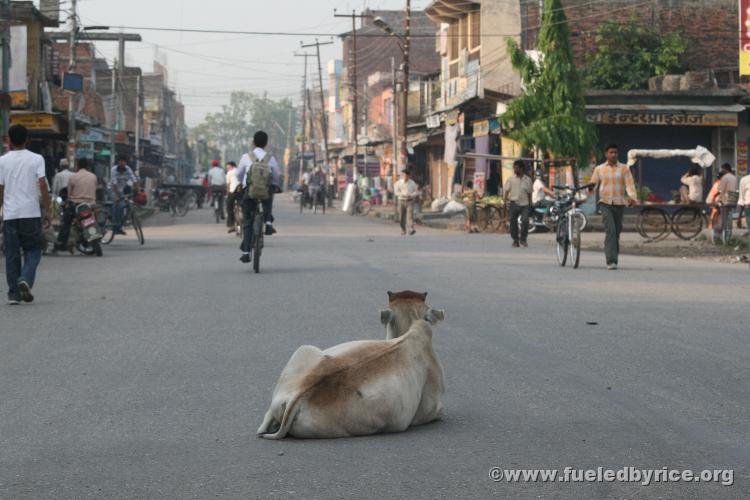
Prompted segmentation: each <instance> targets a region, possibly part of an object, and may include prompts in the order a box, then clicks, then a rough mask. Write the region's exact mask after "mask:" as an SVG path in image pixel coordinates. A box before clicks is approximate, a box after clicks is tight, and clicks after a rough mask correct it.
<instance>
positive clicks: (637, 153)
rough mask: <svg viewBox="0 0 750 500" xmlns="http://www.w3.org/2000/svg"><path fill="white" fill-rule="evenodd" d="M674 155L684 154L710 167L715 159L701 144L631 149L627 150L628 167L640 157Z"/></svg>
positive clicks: (693, 160)
mask: <svg viewBox="0 0 750 500" xmlns="http://www.w3.org/2000/svg"><path fill="white" fill-rule="evenodd" d="M675 156H685V157H687V158H689V159H690V161H692V162H693V163H695V164H697V165H700V166H701V167H703V168H708V167H710V166H711V165H713V164H714V162H715V161H716V157H715V156H714V155H713V154H712V153H711V151H709V150H708V149H706V148H704V147H703V146H697V147H696V148H695V149H631V150H630V151H628V167H632V166H633V165H635V164H636V162H637V161H638V159H640V158H674V157H675Z"/></svg>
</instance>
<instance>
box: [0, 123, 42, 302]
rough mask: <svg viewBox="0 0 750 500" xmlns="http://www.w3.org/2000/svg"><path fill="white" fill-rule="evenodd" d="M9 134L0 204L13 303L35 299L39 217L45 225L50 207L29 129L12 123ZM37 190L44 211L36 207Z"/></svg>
mask: <svg viewBox="0 0 750 500" xmlns="http://www.w3.org/2000/svg"><path fill="white" fill-rule="evenodd" d="M8 137H9V139H10V151H9V152H8V153H6V154H5V155H3V156H2V157H1V158H0V205H2V207H3V217H4V224H3V226H4V233H3V238H4V243H5V276H6V279H7V282H8V303H9V304H11V305H16V304H19V303H20V302H21V301H23V302H32V301H33V300H34V296H33V295H32V293H31V290H32V288H34V281H35V279H36V270H37V266H39V262H40V261H41V259H42V242H43V241H44V236H43V235H42V217H43V218H44V225H45V226H48V225H49V223H50V219H51V208H50V196H49V186H48V185H47V179H46V177H45V168H44V158H42V157H41V156H40V155H38V154H36V153H32V152H31V151H29V150H27V149H26V139H27V137H28V131H27V130H26V128H25V127H23V126H22V125H13V126H12V127H10V129H9V130H8ZM40 193H41V202H42V206H43V207H44V213H42V210H41V209H40V207H39V194H40ZM21 250H23V257H22V256H21Z"/></svg>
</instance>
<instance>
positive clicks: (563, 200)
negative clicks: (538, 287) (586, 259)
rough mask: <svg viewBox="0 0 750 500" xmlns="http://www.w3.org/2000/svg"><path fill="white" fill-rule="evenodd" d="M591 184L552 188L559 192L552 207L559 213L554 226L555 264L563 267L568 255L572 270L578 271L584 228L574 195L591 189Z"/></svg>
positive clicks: (581, 213) (581, 214)
mask: <svg viewBox="0 0 750 500" xmlns="http://www.w3.org/2000/svg"><path fill="white" fill-rule="evenodd" d="M593 187H594V186H593V184H587V185H585V186H581V187H578V188H570V187H568V186H554V188H555V189H556V190H558V191H559V192H560V194H558V196H557V199H556V200H555V203H554V205H553V207H554V208H555V210H556V211H557V213H559V214H560V215H559V217H558V219H557V224H556V226H555V234H556V243H557V244H556V252H557V262H558V264H560V266H565V264H566V263H567V261H568V255H570V264H571V265H572V266H573V269H578V266H579V264H580V262H581V231H582V228H583V227H584V223H585V217H584V215H583V212H581V210H580V209H579V208H578V200H576V194H578V193H579V192H581V191H584V190H588V189H591V188H593Z"/></svg>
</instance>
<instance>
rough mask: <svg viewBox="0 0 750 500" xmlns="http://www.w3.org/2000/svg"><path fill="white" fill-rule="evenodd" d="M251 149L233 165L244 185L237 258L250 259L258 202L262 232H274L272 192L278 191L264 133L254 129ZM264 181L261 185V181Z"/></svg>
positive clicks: (275, 168)
mask: <svg viewBox="0 0 750 500" xmlns="http://www.w3.org/2000/svg"><path fill="white" fill-rule="evenodd" d="M253 144H254V145H255V149H253V151H252V152H251V153H250V154H245V155H243V156H242V159H241V160H240V165H239V166H238V167H237V179H238V180H239V181H240V183H241V184H242V187H243V188H244V189H245V196H244V198H243V200H242V215H243V223H242V230H243V234H242V245H240V250H242V256H241V257H240V262H243V263H245V264H247V263H248V262H250V260H251V259H250V253H251V252H252V242H253V223H254V221H255V213H256V212H257V211H258V204H259V203H260V204H262V205H263V222H264V223H265V226H266V234H267V235H271V234H273V233H275V232H276V230H275V229H274V227H273V225H272V222H273V215H272V213H273V212H272V211H273V194H274V193H280V192H281V174H280V171H279V165H278V163H277V162H276V158H274V157H273V156H271V155H270V154H268V153H266V151H265V147H266V145H267V144H268V134H266V133H265V132H263V131H262V130H261V131H258V132H256V133H255V136H254V137H253ZM261 183H265V185H263V184H261Z"/></svg>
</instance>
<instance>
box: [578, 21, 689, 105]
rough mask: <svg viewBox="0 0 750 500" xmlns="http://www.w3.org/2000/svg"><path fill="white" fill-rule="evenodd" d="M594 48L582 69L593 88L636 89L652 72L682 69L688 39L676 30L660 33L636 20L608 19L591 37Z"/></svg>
mask: <svg viewBox="0 0 750 500" xmlns="http://www.w3.org/2000/svg"><path fill="white" fill-rule="evenodd" d="M594 45H595V46H596V50H595V51H594V52H593V53H592V54H590V55H589V57H588V58H587V62H586V69H585V70H584V72H583V73H584V78H585V82H586V84H587V85H588V86H589V87H590V88H592V89H602V90H606V89H621V90H639V89H646V88H648V79H649V78H651V77H652V76H664V75H668V74H673V73H681V72H682V71H684V69H685V65H684V63H683V56H684V54H685V49H686V48H687V42H686V41H685V39H684V38H683V37H682V36H681V35H680V34H679V33H669V34H666V35H662V34H661V33H659V32H657V31H655V30H650V29H646V28H644V27H642V26H639V25H638V24H636V22H635V21H631V22H628V23H616V22H609V23H606V24H604V25H603V26H602V27H601V29H600V30H599V33H598V34H597V35H596V37H595V38H594Z"/></svg>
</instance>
